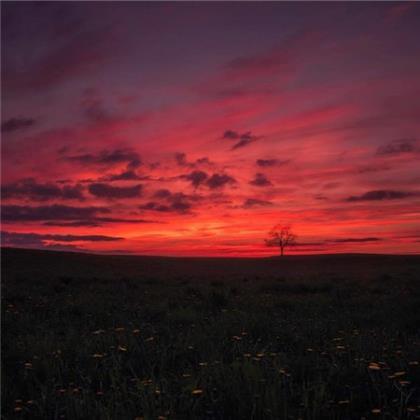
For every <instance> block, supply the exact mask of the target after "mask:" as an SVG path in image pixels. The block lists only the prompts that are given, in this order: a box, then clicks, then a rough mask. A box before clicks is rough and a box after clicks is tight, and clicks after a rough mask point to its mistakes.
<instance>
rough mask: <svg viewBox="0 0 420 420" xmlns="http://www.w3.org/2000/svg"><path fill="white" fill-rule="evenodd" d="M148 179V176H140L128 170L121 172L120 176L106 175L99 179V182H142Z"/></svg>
mask: <svg viewBox="0 0 420 420" xmlns="http://www.w3.org/2000/svg"><path fill="white" fill-rule="evenodd" d="M148 179H150V177H149V176H147V175H145V176H140V175H138V174H137V173H136V172H135V171H133V170H129V171H124V172H121V173H120V174H113V175H108V176H106V177H104V178H101V181H110V182H112V181H144V180H148Z"/></svg>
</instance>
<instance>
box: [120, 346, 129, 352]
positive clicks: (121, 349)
mask: <svg viewBox="0 0 420 420" xmlns="http://www.w3.org/2000/svg"><path fill="white" fill-rule="evenodd" d="M118 350H119V351H127V347H124V346H118Z"/></svg>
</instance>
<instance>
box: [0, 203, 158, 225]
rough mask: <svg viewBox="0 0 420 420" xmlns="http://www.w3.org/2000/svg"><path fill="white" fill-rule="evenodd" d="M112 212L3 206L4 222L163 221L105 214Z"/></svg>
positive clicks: (48, 223)
mask: <svg viewBox="0 0 420 420" xmlns="http://www.w3.org/2000/svg"><path fill="white" fill-rule="evenodd" d="M110 212H111V211H110V210H109V209H108V208H106V207H93V206H91V207H73V206H64V205H58V204H54V205H51V206H39V207H31V206H18V205H2V206H1V214H2V222H3V223H13V222H34V221H35V222H39V221H42V222H44V223H43V224H44V225H46V226H63V227H80V226H88V227H95V226H101V225H103V224H105V223H133V224H143V223H162V222H160V221H155V220H145V219H126V218H118V217H108V216H104V215H106V214H109V213H110Z"/></svg>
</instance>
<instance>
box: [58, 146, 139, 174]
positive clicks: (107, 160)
mask: <svg viewBox="0 0 420 420" xmlns="http://www.w3.org/2000/svg"><path fill="white" fill-rule="evenodd" d="M64 159H65V160H67V161H69V162H77V163H80V164H83V165H102V166H113V165H116V164H121V163H126V164H127V171H130V170H134V169H136V168H138V167H139V166H140V165H141V159H140V156H139V154H138V153H137V152H135V151H134V150H132V149H115V150H112V151H109V150H102V151H101V152H99V153H97V154H91V153H86V154H82V155H75V156H67V157H65V158H64Z"/></svg>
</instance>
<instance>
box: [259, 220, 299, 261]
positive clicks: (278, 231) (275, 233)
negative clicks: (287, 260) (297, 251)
mask: <svg viewBox="0 0 420 420" xmlns="http://www.w3.org/2000/svg"><path fill="white" fill-rule="evenodd" d="M296 238H297V236H296V235H295V234H294V233H293V232H292V229H291V227H290V226H282V225H276V226H274V227H273V229H271V230H270V232H269V233H268V238H267V239H266V240H265V244H266V245H267V246H278V247H279V248H280V255H281V256H283V255H284V250H285V248H287V247H289V246H292V245H294V244H295V243H296Z"/></svg>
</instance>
